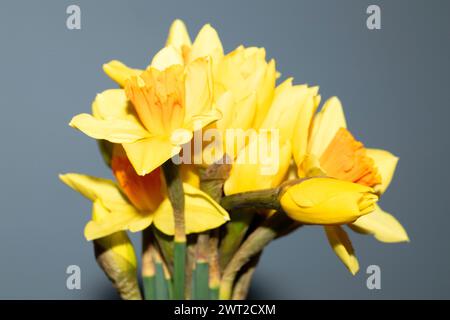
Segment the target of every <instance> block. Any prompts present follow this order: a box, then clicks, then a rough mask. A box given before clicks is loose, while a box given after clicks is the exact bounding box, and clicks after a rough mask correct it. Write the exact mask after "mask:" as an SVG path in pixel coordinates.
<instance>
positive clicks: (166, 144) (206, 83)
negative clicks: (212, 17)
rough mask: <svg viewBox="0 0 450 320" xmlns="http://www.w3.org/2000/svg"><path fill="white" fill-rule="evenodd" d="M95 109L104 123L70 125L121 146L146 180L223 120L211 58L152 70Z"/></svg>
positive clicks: (86, 119)
mask: <svg viewBox="0 0 450 320" xmlns="http://www.w3.org/2000/svg"><path fill="white" fill-rule="evenodd" d="M169 64H170V63H169ZM94 106H95V108H96V109H97V110H98V113H100V114H101V115H102V118H99V117H96V116H95V115H89V114H80V115H77V116H75V117H74V118H73V119H72V121H71V122H70V125H71V126H72V127H75V128H77V129H79V130H81V131H82V132H84V133H85V134H87V135H88V136H90V137H92V138H95V139H102V140H107V141H110V142H112V143H119V144H121V145H122V146H123V148H124V149H125V151H126V153H127V156H128V158H129V159H130V161H131V163H132V164H133V167H134V168H135V170H136V172H137V173H138V174H140V175H145V174H147V173H149V172H152V171H153V170H154V169H156V168H157V167H159V166H160V165H161V164H163V163H164V162H165V161H167V160H168V159H170V158H171V157H173V156H174V155H176V154H178V153H179V152H180V151H181V145H183V144H185V143H187V142H189V141H190V140H191V139H192V136H193V131H194V130H198V129H201V128H203V127H204V126H206V125H208V124H209V123H211V122H213V121H216V120H218V119H220V113H219V112H218V111H217V110H216V109H215V108H213V107H212V84H211V66H210V62H209V60H208V59H207V58H200V59H197V60H196V61H194V62H192V63H190V64H189V65H188V66H186V67H183V66H181V65H177V64H172V65H170V66H168V67H167V68H166V69H164V70H163V71H160V70H158V69H156V68H153V67H150V68H149V69H148V70H146V71H144V72H143V73H141V74H140V75H139V76H135V77H132V78H130V79H129V80H128V81H127V84H126V87H125V90H121V89H116V90H107V91H105V92H103V93H102V94H100V95H98V96H97V98H96V101H94Z"/></svg>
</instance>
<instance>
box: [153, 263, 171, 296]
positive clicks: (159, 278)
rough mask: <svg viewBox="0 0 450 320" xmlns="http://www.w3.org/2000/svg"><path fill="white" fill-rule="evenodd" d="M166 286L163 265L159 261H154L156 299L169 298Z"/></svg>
mask: <svg viewBox="0 0 450 320" xmlns="http://www.w3.org/2000/svg"><path fill="white" fill-rule="evenodd" d="M168 290H169V289H168V287H167V281H166V277H165V275H164V267H163V265H162V263H161V262H157V263H156V299H157V300H167V299H169V291H168Z"/></svg>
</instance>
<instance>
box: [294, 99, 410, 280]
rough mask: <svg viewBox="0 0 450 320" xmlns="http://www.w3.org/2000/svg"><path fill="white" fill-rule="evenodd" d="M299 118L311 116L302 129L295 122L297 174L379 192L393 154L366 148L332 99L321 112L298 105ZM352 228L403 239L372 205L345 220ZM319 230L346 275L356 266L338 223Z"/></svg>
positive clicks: (389, 175) (402, 233) (396, 224)
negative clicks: (301, 112) (356, 137)
mask: <svg viewBox="0 0 450 320" xmlns="http://www.w3.org/2000/svg"><path fill="white" fill-rule="evenodd" d="M304 111H305V113H304V114H303V118H308V119H312V124H311V126H310V127H308V126H307V125H306V122H305V124H303V125H300V126H298V128H297V131H296V134H295V135H294V144H295V145H297V146H299V147H297V149H296V151H295V152H294V159H295V162H296V163H297V167H298V175H299V176H300V177H314V176H321V175H322V176H323V175H326V176H329V177H333V178H336V179H339V180H342V181H349V182H353V183H356V184H359V185H360V186H361V187H364V186H366V187H371V188H373V189H374V190H375V191H376V192H377V193H378V194H382V193H383V192H384V191H385V190H386V188H387V186H388V185H389V183H390V181H391V180H392V176H393V174H394V171H395V167H396V164H397V161H398V158H397V157H395V156H394V155H392V154H391V153H389V152H387V151H384V150H377V149H367V148H365V147H364V145H363V144H362V143H361V142H359V141H357V140H355V139H354V137H353V136H352V135H351V133H350V132H349V131H348V130H347V125H346V120H345V116H344V112H343V109H342V105H341V102H340V101H339V99H338V98H336V97H333V98H330V99H329V100H328V101H326V102H325V104H324V106H323V108H322V110H321V111H320V112H318V113H317V114H315V116H314V112H315V108H310V109H309V110H306V109H304ZM348 225H349V227H350V228H352V229H353V230H355V231H357V232H361V233H365V234H372V235H374V236H375V238H376V239H378V240H380V241H383V242H402V241H409V239H408V235H407V233H406V231H405V230H404V228H403V227H402V225H401V224H400V223H399V222H398V221H397V220H396V219H395V218H394V217H393V216H392V215H390V214H389V213H386V212H384V211H383V210H382V209H381V208H380V207H379V206H378V205H376V204H375V205H374V207H373V210H372V212H370V213H368V214H366V215H364V216H361V217H360V218H358V219H357V220H356V221H353V222H351V223H349V224H348ZM325 232H326V235H327V237H328V240H329V242H330V245H331V246H332V248H333V249H334V251H335V253H336V254H337V255H338V257H339V258H340V259H341V260H342V261H343V263H344V264H345V265H346V266H347V268H348V269H349V270H350V272H351V273H353V274H355V273H356V272H357V271H358V269H359V264H358V260H357V259H356V257H355V255H354V249H353V247H352V245H351V242H350V239H349V237H348V235H347V233H346V232H345V231H344V230H343V229H342V227H341V226H326V227H325Z"/></svg>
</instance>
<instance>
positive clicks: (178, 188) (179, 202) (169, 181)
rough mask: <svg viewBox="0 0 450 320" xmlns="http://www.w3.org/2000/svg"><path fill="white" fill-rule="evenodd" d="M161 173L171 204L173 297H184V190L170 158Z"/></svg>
mask: <svg viewBox="0 0 450 320" xmlns="http://www.w3.org/2000/svg"><path fill="white" fill-rule="evenodd" d="M162 169H163V174H164V178H165V180H166V185H167V195H168V197H169V200H170V202H171V204H172V209H173V216H174V224H175V235H174V277H173V281H174V282H173V285H174V290H173V291H174V298H175V299H177V300H179V299H183V298H184V290H185V268H186V230H185V221H184V191H183V183H182V180H181V177H180V173H179V168H178V166H177V165H176V164H174V163H173V162H172V160H171V159H170V160H167V161H166V162H165V163H164V164H163V165H162Z"/></svg>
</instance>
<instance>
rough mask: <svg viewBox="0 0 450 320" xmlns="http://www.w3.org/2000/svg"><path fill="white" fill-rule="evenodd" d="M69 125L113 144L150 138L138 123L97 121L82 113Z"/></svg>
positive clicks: (109, 120) (110, 120)
mask: <svg viewBox="0 0 450 320" xmlns="http://www.w3.org/2000/svg"><path fill="white" fill-rule="evenodd" d="M69 125H70V126H71V127H73V128H76V129H78V130H80V131H81V132H83V133H84V134H86V135H88V136H89V137H91V138H94V139H97V140H108V141H110V142H113V143H131V142H135V141H137V140H140V139H143V138H145V137H148V136H149V133H148V131H146V130H145V129H144V127H142V126H141V124H140V123H139V122H137V121H133V120H131V118H130V119H129V120H123V119H107V120H101V119H97V118H95V117H93V116H91V115H90V114H87V113H82V114H79V115H76V116H75V117H73V118H72V120H71V121H70V123H69Z"/></svg>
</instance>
